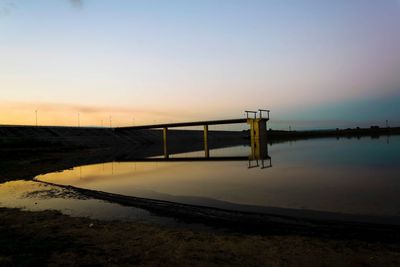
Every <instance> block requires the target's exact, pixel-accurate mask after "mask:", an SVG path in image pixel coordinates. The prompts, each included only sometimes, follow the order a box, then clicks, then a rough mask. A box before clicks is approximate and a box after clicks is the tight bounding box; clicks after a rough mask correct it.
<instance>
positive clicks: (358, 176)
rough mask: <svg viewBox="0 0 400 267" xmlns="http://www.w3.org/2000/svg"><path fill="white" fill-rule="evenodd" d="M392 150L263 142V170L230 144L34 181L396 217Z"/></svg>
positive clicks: (261, 208) (393, 143) (385, 144)
mask: <svg viewBox="0 0 400 267" xmlns="http://www.w3.org/2000/svg"><path fill="white" fill-rule="evenodd" d="M399 152H400V136H392V137H390V138H386V137H381V138H377V139H372V138H369V137H368V138H367V137H366V138H361V139H355V138H353V139H343V138H342V139H336V138H324V139H310V140H301V141H296V142H286V143H279V144H273V145H270V146H269V147H268V154H269V156H270V157H271V162H269V160H267V162H264V166H266V167H268V168H261V166H262V165H261V162H260V161H258V166H257V162H256V161H254V160H253V161H249V160H247V157H248V155H249V154H250V148H249V147H247V146H235V147H229V148H223V149H215V150H211V151H210V156H211V158H218V157H232V160H227V159H225V160H222V161H221V160H219V161H193V158H197V157H199V158H202V157H204V152H202V151H200V152H191V153H184V154H176V155H171V159H172V160H171V161H163V160H162V159H161V158H160V157H158V158H153V159H146V160H148V161H137V162H108V163H102V164H94V165H88V166H79V167H75V168H73V169H70V170H65V171H62V172H56V173H49V174H45V175H40V176H38V177H36V180H38V181H44V182H50V183H55V184H60V185H72V186H75V187H80V188H85V189H93V190H99V191H104V192H110V193H115V194H121V195H126V196H136V197H143V198H151V199H159V200H168V201H174V202H179V203H187V204H195V205H203V206H211V207H218V208H225V209H232V210H243V211H257V212H267V213H271V212H272V213H274V212H275V213H285V212H286V213H290V212H292V213H296V214H297V213H298V212H299V211H305V212H307V211H308V212H310V211H313V212H314V211H318V212H333V213H340V214H352V215H368V216H380V217H385V216H390V217H396V218H399V217H398V216H400V198H399V197H398V195H399V193H400V176H399V173H400V157H399V155H400V153H399ZM174 159H181V160H179V161H173V160H174ZM182 159H187V160H188V161H184V160H182ZM189 159H190V161H189ZM270 164H271V166H270ZM249 166H250V167H251V168H249ZM31 183H33V182H31ZM35 183H36V184H37V182H35ZM1 190H3V191H4V190H5V189H4V185H3V189H2V187H1V186H0V192H1ZM6 191H7V190H6ZM3 195H4V194H3ZM22 199H23V198H22ZM79 201H81V202H85V201H86V203H87V201H88V200H79ZM92 201H93V200H92ZM0 202H4V200H3V201H2V199H1V198H0ZM104 203H105V202H102V201H98V203H97V204H96V203H94V202H93V203H91V204H90V205H91V206H90V208H91V209H94V210H97V211H98V213H101V216H103V217H107V216H109V217H113V218H116V217H118V215H116V213H118V212H116V211H114V212H110V210H112V208H111V209H104V205H105V204H104ZM101 205H103V206H101ZM107 205H111V204H107ZM53 206H54V205H53ZM78 206H79V205H78ZM121 212H122V213H123V211H121ZM140 215H141V214H140V213H139V214H137V216H139V217H140ZM97 216H98V217H101V216H100V215H97ZM125 216H127V215H126V214H125Z"/></svg>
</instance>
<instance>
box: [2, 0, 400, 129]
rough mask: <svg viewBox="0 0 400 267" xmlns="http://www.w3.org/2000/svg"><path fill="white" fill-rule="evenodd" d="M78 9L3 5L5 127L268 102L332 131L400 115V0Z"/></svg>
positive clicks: (222, 111) (177, 116)
mask: <svg viewBox="0 0 400 267" xmlns="http://www.w3.org/2000/svg"><path fill="white" fill-rule="evenodd" d="M5 2H7V1H5ZM5 2H4V3H5ZM8 2H10V1H8ZM79 2H82V4H80V5H73V6H71V3H70V1H64V2H57V3H56V2H54V1H51V0H44V1H14V2H13V3H14V4H15V8H10V7H0V10H2V11H4V10H6V9H7V12H2V13H0V58H1V60H0V88H1V98H0V104H1V105H0V117H1V121H0V123H33V122H34V114H33V110H35V109H39V111H40V113H39V114H40V122H41V123H43V124H69V125H76V120H77V115H76V114H77V113H78V112H80V113H82V114H81V120H82V124H83V125H100V124H101V121H102V120H103V123H104V124H105V125H107V124H108V120H109V116H110V115H111V116H112V117H113V123H114V125H126V124H132V123H148V122H153V121H154V120H156V121H159V122H161V121H162V122H168V121H176V120H180V121H185V120H192V119H207V118H210V119H211V118H219V117H226V116H230V117H237V116H242V111H243V110H245V109H249V108H258V107H267V108H270V109H272V110H273V111H274V117H275V118H276V119H278V120H283V121H284V123H281V124H277V127H278V126H279V127H281V126H282V125H285V127H286V126H287V124H288V123H285V122H287V121H288V120H300V121H301V120H311V122H310V124H313V125H312V126H318V125H320V123H319V121H320V120H326V119H328V120H331V121H332V123H331V125H333V124H334V125H333V126H334V127H335V126H336V125H337V124H338V123H334V121H338V120H340V121H342V124H346V123H348V124H352V123H353V122H354V121H360V120H362V121H365V123H369V122H370V121H374V122H375V121H380V122H381V121H384V120H385V119H389V120H395V119H397V118H396V114H399V112H400V105H399V103H400V100H399V97H398V91H399V90H400V87H399V86H400V78H399V75H398V73H399V71H400V5H399V2H398V1H395V0H382V1H374V0H339V1H312V0H301V1H299V0H290V1H278V0H272V1H261V0H254V1H240V0H234V1H231V0H221V1H218V2H215V1H211V0H206V1H196V2H194V1H179V0H174V1H163V0H160V1H154V2H153V1H152V2H149V1H144V0H143V1H117V2H116V1H106V0H103V1H89V0H87V1H79ZM0 4H2V3H0ZM59 103H66V104H65V105H59ZM68 103H69V104H68ZM71 103H73V105H72V104H71ZM338 103H339V104H338ZM371 106H372V107H373V108H371ZM182 112H183V113H182ZM297 114H301V117H299V116H298V115H297ZM397 120H398V119H397ZM343 121H344V122H343ZM396 123H400V122H399V121H396ZM293 126H296V123H294V125H293ZM354 126H355V125H354ZM282 127H283V126H282Z"/></svg>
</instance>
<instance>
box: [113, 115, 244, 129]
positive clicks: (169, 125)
mask: <svg viewBox="0 0 400 267" xmlns="http://www.w3.org/2000/svg"><path fill="white" fill-rule="evenodd" d="M247 120H248V119H246V118H241V119H229V120H212V121H191V122H177V123H164V124H150V125H140V126H127V127H118V128H115V131H118V130H124V129H125V130H143V129H162V128H177V127H189V126H205V125H222V124H236V123H246V122H247Z"/></svg>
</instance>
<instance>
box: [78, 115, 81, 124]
mask: <svg viewBox="0 0 400 267" xmlns="http://www.w3.org/2000/svg"><path fill="white" fill-rule="evenodd" d="M78 127H81V118H80V114H79V112H78Z"/></svg>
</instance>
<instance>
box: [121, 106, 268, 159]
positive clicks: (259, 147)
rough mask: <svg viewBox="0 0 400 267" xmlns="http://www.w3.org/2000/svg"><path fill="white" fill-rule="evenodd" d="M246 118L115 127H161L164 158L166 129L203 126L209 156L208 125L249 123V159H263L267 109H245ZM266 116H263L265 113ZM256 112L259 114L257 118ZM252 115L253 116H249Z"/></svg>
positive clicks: (165, 156)
mask: <svg viewBox="0 0 400 267" xmlns="http://www.w3.org/2000/svg"><path fill="white" fill-rule="evenodd" d="M245 112H246V115H247V118H242V119H229V120H212V121H196V122H180V123H167V124H151V125H141V126H130V127H119V128H115V131H116V132H123V131H130V130H144V129H163V145H164V158H166V159H168V158H169V155H170V153H169V151H168V129H169V128H177V127H191V126H203V127H204V137H203V140H204V152H205V157H206V158H209V157H210V148H209V144H208V127H209V126H210V125H224V124H240V123H247V124H249V125H250V140H251V150H252V155H251V159H254V160H258V159H265V158H267V157H268V153H267V150H266V147H267V145H266V139H267V121H268V120H269V110H265V109H259V110H258V112H257V111H245ZM265 113H266V116H263V115H265ZM257 114H259V116H258V118H257ZM251 116H253V118H251Z"/></svg>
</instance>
